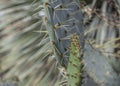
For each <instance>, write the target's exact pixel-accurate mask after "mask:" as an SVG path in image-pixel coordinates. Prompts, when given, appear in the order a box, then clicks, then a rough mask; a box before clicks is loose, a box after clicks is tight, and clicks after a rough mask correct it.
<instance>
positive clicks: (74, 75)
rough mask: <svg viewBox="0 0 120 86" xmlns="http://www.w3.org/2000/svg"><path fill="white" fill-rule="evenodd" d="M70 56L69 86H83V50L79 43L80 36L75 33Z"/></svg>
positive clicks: (72, 38) (68, 67)
mask: <svg viewBox="0 0 120 86" xmlns="http://www.w3.org/2000/svg"><path fill="white" fill-rule="evenodd" d="M69 50H70V56H69V60H68V62H69V63H68V66H67V74H68V75H67V76H68V86H81V82H82V68H83V63H82V56H83V51H82V49H81V46H80V43H79V36H77V35H76V34H73V35H72V37H71V43H70V47H69Z"/></svg>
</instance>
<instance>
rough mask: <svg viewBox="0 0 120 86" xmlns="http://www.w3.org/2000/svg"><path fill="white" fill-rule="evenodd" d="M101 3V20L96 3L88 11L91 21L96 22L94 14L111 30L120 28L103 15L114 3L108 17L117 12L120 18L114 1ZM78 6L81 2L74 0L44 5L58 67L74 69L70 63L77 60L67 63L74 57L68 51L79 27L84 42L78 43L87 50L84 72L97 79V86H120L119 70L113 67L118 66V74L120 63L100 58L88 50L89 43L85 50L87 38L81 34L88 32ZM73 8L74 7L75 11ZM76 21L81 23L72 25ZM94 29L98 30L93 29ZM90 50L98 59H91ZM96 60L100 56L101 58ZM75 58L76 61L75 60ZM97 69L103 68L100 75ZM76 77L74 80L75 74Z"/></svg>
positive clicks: (56, 1) (70, 82) (73, 83)
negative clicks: (71, 38)
mask: <svg viewBox="0 0 120 86" xmlns="http://www.w3.org/2000/svg"><path fill="white" fill-rule="evenodd" d="M100 2H103V6H102V14H101V15H102V16H101V15H99V14H98V13H100V9H101V8H100V4H99V1H98V2H97V1H96V0H95V1H94V2H93V4H92V5H91V8H89V9H87V11H90V13H92V14H90V15H89V16H90V17H92V18H90V19H91V21H92V19H93V18H94V16H93V14H95V15H97V17H99V18H101V19H102V21H105V24H106V23H107V24H110V25H111V27H119V24H117V23H116V22H114V21H112V20H109V19H107V17H106V16H105V17H106V18H104V15H106V13H104V12H107V11H106V10H107V9H106V7H107V5H108V4H109V3H112V4H110V5H108V6H110V7H109V8H108V12H107V13H111V12H113V9H115V8H116V11H115V12H117V13H118V16H119V10H117V6H119V5H117V3H116V2H115V1H110V2H108V1H100ZM73 3H76V4H74V6H73ZM78 3H79V4H80V2H79V1H78V0H74V1H73V0H66V1H63V0H53V1H49V0H46V2H45V8H46V17H47V18H45V20H46V23H47V24H46V26H47V29H48V32H49V35H50V37H51V42H52V43H53V46H54V47H55V48H54V49H55V52H56V53H57V57H58V58H57V59H58V63H59V64H60V65H62V66H64V64H65V67H66V68H69V67H71V68H72V66H70V65H68V64H69V63H71V64H72V63H74V60H72V61H70V60H68V59H70V57H69V54H70V55H71V52H69V50H67V47H68V45H69V44H70V42H71V41H70V40H69V38H70V36H71V35H72V34H73V33H78V32H77V30H76V27H77V29H79V30H78V31H80V33H78V35H79V36H80V37H82V38H81V39H79V41H82V43H81V46H82V47H83V49H84V51H83V53H84V54H85V55H84V58H83V60H84V64H86V65H85V69H84V70H85V71H86V72H87V73H88V75H90V76H91V77H92V78H93V79H94V81H95V82H96V83H98V85H105V86H119V85H120V83H119V80H120V77H119V76H117V74H118V73H117V72H116V70H114V67H112V65H113V64H115V65H116V66H115V65H114V66H115V67H117V70H119V64H120V62H119V61H118V62H115V61H114V60H113V59H112V60H111V59H110V58H109V57H107V58H106V57H105V56H104V55H103V54H102V53H101V54H100V55H101V57H99V51H97V52H94V50H91V47H90V46H88V44H86V43H85V45H86V47H85V48H84V41H83V40H84V35H82V33H84V30H85V29H83V27H84V26H83V24H82V23H83V21H82V20H83V19H82V12H81V8H79V7H77V6H79V4H78ZM95 3H96V4H98V5H97V6H98V7H97V6H95V5H96V4H95ZM70 6H72V8H71V7H70ZM76 7H77V12H76ZM95 7H97V8H98V9H95ZM73 9H75V10H74V11H73ZM78 10H79V11H78ZM71 12H74V13H75V14H76V13H78V15H77V16H76V15H74V13H71ZM87 13H89V12H87ZM61 15H62V16H61ZM111 16H112V15H109V17H108V18H110V19H111ZM76 17H77V19H76ZM95 17H96V16H95ZM102 17H103V18H102ZM73 19H75V20H74V21H75V22H79V23H78V24H77V23H75V22H74V21H72V20H73ZM78 19H79V20H78ZM68 20H69V21H70V22H71V23H72V24H71V23H70V24H69V22H67V23H66V21H68ZM96 20H97V19H95V21H96ZM93 21H94V20H93ZM95 21H94V23H96V22H95ZM73 22H74V24H73ZM88 22H89V21H88ZM90 23H91V22H90ZM107 24H106V25H107ZM71 25H73V26H71ZM77 25H80V27H79V26H77ZM88 25H89V23H88ZM88 25H86V26H88ZM100 25H101V24H100ZM74 26H76V27H74ZM73 27H74V28H73ZM92 28H93V29H95V28H94V27H92ZM103 28H104V30H105V28H106V26H103ZM100 33H101V32H99V31H98V35H99V37H100ZM102 33H103V32H102ZM88 38H89V37H88ZM90 38H91V37H90ZM61 39H63V40H61ZM98 39H99V38H97V40H98ZM100 39H101V38H100ZM100 43H101V44H103V39H102V40H101V41H100ZM103 45H104V44H103ZM59 46H60V47H59ZM78 47H79V46H78ZM73 49H74V48H73ZM65 50H66V51H67V52H68V53H67V57H65V56H64V53H66V52H65ZM89 50H90V52H94V54H95V56H94V54H92V55H90V53H89ZM58 52H59V53H58ZM96 56H98V58H97V57H96ZM72 58H73V59H74V58H75V57H74V56H72ZM87 58H88V59H87ZM111 58H114V57H111ZM66 59H67V61H66ZM91 60H92V61H91ZM99 60H100V61H99ZM92 62H93V63H92ZM77 63H78V62H76V63H75V65H76V66H78V65H79V64H77ZM94 63H95V64H94ZM111 63H113V64H111ZM97 68H101V71H97ZM72 70H74V68H72V69H71V70H69V71H67V72H68V74H67V75H70V74H69V73H71V72H72ZM78 70H80V68H78ZM80 71H81V70H80ZM80 71H79V72H80ZM76 72H78V71H77V70H76ZM109 75H110V76H109ZM70 76H71V75H70ZM73 76H75V74H74V75H73ZM68 78H69V76H68ZM79 78H80V77H79V76H78V77H77V78H76V79H79ZM69 80H70V79H68V84H69V85H71V86H75V83H76V82H74V79H72V80H70V81H69ZM72 81H73V82H72ZM76 81H77V80H76Z"/></svg>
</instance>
